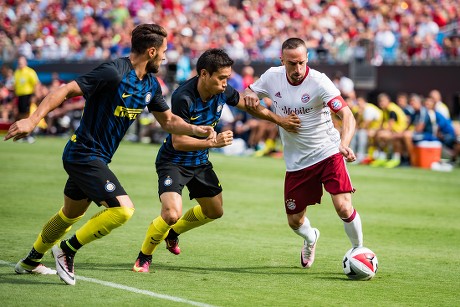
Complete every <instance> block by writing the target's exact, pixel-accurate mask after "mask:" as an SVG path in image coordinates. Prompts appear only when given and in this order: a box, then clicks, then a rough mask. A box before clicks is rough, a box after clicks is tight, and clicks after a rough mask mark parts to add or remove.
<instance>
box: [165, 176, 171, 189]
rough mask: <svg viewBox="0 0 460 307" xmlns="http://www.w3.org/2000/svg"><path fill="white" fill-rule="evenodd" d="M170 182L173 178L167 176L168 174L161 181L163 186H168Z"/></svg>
mask: <svg viewBox="0 0 460 307" xmlns="http://www.w3.org/2000/svg"><path fill="white" fill-rule="evenodd" d="M172 183H173V180H172V179H171V177H169V176H168V177H167V178H166V179H165V181H164V182H163V184H164V186H165V187H169V186H170V185H171V184H172Z"/></svg>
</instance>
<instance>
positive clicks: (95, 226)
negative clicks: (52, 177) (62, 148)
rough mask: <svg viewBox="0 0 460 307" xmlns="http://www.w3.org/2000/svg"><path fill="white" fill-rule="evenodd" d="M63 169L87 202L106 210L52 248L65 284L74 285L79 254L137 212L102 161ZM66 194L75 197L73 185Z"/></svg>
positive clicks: (65, 165) (70, 165) (68, 166)
mask: <svg viewBox="0 0 460 307" xmlns="http://www.w3.org/2000/svg"><path fill="white" fill-rule="evenodd" d="M64 167H65V169H66V171H67V172H68V173H69V176H71V179H72V181H73V182H75V185H76V186H77V187H78V189H80V191H81V192H78V193H84V194H85V195H87V198H88V199H91V200H93V201H94V202H96V203H97V204H98V205H101V206H104V207H106V209H104V210H102V211H100V212H98V213H96V214H95V215H94V216H93V217H92V218H91V219H90V220H89V221H88V222H86V223H85V224H84V225H83V226H82V227H80V228H79V229H78V230H77V231H76V232H75V234H74V235H73V236H72V237H71V238H70V239H68V240H64V241H61V242H60V243H59V244H57V245H55V246H53V248H52V252H53V256H54V258H55V261H56V270H57V272H58V275H59V277H61V279H62V280H63V281H64V282H65V283H67V284H69V285H74V284H75V276H74V266H73V262H74V257H75V254H76V253H77V251H78V250H79V249H80V248H81V247H83V246H84V245H86V244H88V243H90V242H92V241H94V240H97V239H100V238H103V237H104V236H106V235H108V234H109V233H110V232H111V231H112V230H114V229H116V228H118V227H120V226H122V225H123V224H125V223H126V222H127V221H128V220H129V219H130V218H131V217H132V215H133V213H134V205H133V203H132V201H131V199H130V198H129V196H128V195H127V194H126V192H125V190H124V189H123V187H122V185H121V184H120V182H119V181H118V179H117V177H116V176H115V174H114V173H113V172H112V171H111V170H110V169H109V168H108V166H107V165H106V164H105V163H103V162H102V161H98V160H95V161H91V162H89V163H87V164H85V165H81V164H70V163H64ZM64 193H65V194H66V195H67V196H69V197H70V198H76V197H72V195H74V193H75V190H73V189H72V186H66V189H65V190H64ZM69 207H71V205H69Z"/></svg>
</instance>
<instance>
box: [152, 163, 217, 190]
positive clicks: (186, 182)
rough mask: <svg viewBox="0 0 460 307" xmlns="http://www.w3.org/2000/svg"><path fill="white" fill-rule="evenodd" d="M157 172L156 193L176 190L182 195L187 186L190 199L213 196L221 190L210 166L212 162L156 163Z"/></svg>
mask: <svg viewBox="0 0 460 307" xmlns="http://www.w3.org/2000/svg"><path fill="white" fill-rule="evenodd" d="M156 169H157V174H158V195H161V194H163V193H164V192H176V193H179V194H180V195H182V190H183V189H184V186H187V188H188V191H189V196H190V199H194V198H201V197H214V196H216V195H218V194H219V193H221V192H222V187H221V186H220V182H219V178H217V175H216V173H215V172H214V170H213V168H212V163H211V162H208V163H207V164H205V165H200V166H195V167H186V166H180V165H176V164H172V163H167V164H165V163H163V164H161V165H159V164H157V165H156Z"/></svg>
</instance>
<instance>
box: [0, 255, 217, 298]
mask: <svg viewBox="0 0 460 307" xmlns="http://www.w3.org/2000/svg"><path fill="white" fill-rule="evenodd" d="M0 265H7V266H11V267H14V266H15V264H14V263H11V262H7V261H3V260H0ZM77 279H78V280H83V281H87V282H92V283H95V284H99V285H102V286H106V287H110V288H115V289H121V290H125V291H128V292H132V293H137V294H143V295H148V296H151V297H156V298H160V299H163V300H168V301H173V302H176V303H184V304H188V305H192V306H198V307H216V306H214V305H209V304H205V303H200V302H195V301H191V300H187V299H183V298H180V297H176V296H171V295H166V294H160V293H155V292H152V291H148V290H142V289H138V288H133V287H129V286H125V285H122V284H117V283H113V282H110V281H104V280H99V279H95V278H90V277H84V276H81V275H78V277H77Z"/></svg>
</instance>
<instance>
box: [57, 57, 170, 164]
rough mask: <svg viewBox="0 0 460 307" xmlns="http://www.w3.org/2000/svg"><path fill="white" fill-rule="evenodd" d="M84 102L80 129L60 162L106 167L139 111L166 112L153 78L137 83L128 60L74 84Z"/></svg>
mask: <svg viewBox="0 0 460 307" xmlns="http://www.w3.org/2000/svg"><path fill="white" fill-rule="evenodd" d="M75 81H76V82H77V83H78V85H79V86H80V88H81V90H82V92H83V96H84V98H85V99H86V103H85V108H84V110H83V116H82V118H81V121H80V126H79V127H78V129H77V130H76V131H75V134H74V135H72V137H71V139H70V140H69V142H68V143H67V145H66V147H65V149H64V154H63V156H62V159H63V160H64V161H67V162H74V163H79V162H80V163H81V162H87V161H92V160H95V159H99V160H102V161H104V162H106V163H110V161H111V159H112V156H113V154H114V153H115V150H116V149H117V148H118V145H119V144H120V142H121V140H122V139H123V137H124V135H125V133H126V131H127V130H128V128H129V126H130V125H131V124H132V123H133V122H134V120H135V119H136V118H137V116H138V115H139V114H140V113H141V112H142V110H143V109H144V108H145V107H147V108H148V110H149V111H150V112H152V111H155V112H164V111H166V110H168V109H169V107H168V105H167V104H166V101H165V100H164V98H163V94H162V92H161V87H160V84H159V82H158V80H157V78H156V77H155V76H154V75H153V74H147V75H146V76H145V77H144V78H143V79H142V80H140V79H139V78H138V77H137V75H136V72H135V70H134V68H133V66H132V64H131V61H130V60H129V58H127V57H126V58H119V59H117V60H114V61H112V62H108V63H104V64H101V65H100V66H98V67H97V68H95V69H94V70H92V71H91V72H89V73H87V74H86V75H83V76H80V77H78V78H77V79H76V80H75Z"/></svg>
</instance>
